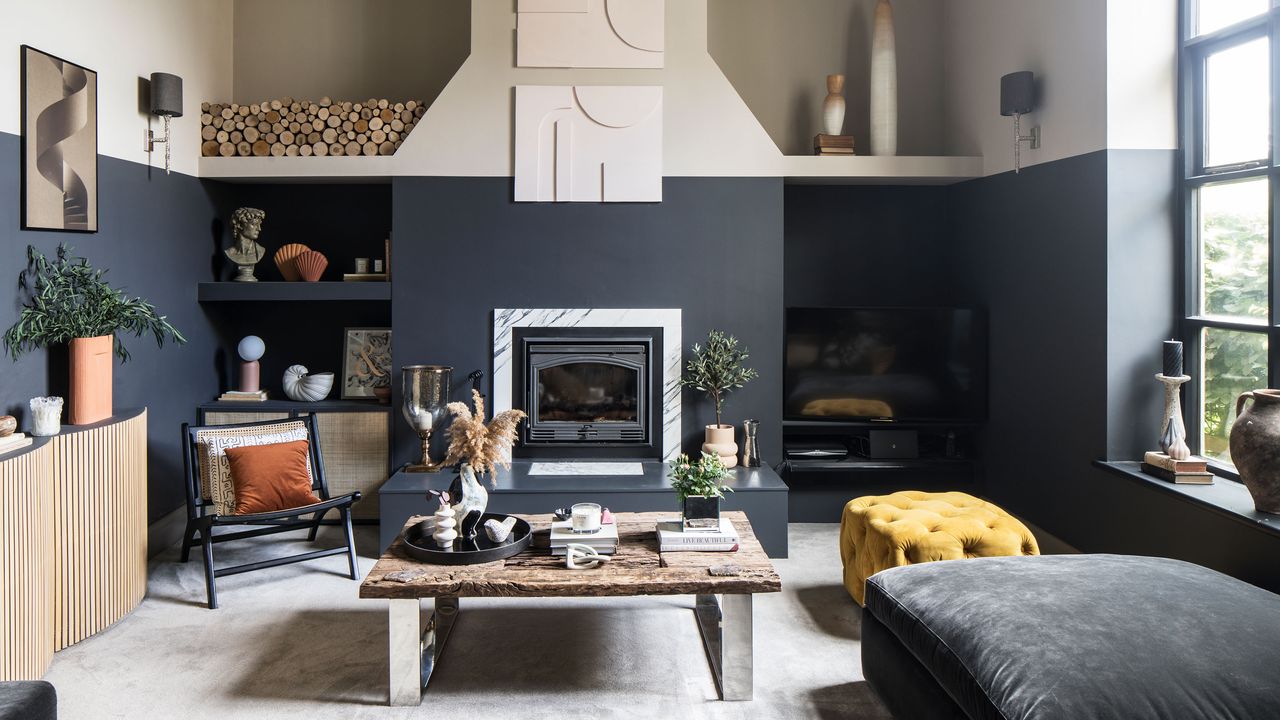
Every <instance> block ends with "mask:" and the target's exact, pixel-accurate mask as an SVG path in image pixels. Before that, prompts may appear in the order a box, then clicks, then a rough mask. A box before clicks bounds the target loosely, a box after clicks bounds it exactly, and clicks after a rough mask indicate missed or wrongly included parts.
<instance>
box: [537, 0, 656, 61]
mask: <svg viewBox="0 0 1280 720" xmlns="http://www.w3.org/2000/svg"><path fill="white" fill-rule="evenodd" d="M516 11H517V21H516V22H517V24H516V66H517V67H558V68H660V67H662V53H663V48H664V42H665V37H664V34H663V23H664V21H665V20H664V11H663V0H519V2H518V5H517V6H516Z"/></svg>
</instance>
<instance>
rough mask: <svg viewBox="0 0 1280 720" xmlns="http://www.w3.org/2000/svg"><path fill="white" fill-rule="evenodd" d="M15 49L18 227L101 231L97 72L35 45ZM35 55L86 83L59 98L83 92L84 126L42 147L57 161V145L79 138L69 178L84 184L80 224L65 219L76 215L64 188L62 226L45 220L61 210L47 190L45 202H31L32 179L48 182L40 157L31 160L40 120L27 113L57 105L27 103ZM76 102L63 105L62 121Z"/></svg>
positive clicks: (69, 117)
mask: <svg viewBox="0 0 1280 720" xmlns="http://www.w3.org/2000/svg"><path fill="white" fill-rule="evenodd" d="M19 53H20V54H21V58H20V65H21V74H22V83H21V85H22V88H21V91H20V92H21V94H22V98H21V129H22V140H21V148H20V154H21V163H22V182H21V200H20V205H21V208H20V211H19V215H20V217H21V220H20V223H21V229H22V230H42V231H52V232H74V233H96V232H98V231H99V229H100V227H99V225H98V214H99V213H98V73H97V71H95V70H92V69H90V68H87V67H85V66H83V65H80V64H79V63H75V62H71V61H70V60H66V59H64V58H60V57H58V56H57V55H53V54H51V53H47V52H45V51H43V50H40V49H39V48H35V47H32V46H30V45H22V46H20V48H19ZM37 56H38V57H41V58H43V59H46V60H48V61H49V62H52V63H58V64H61V65H67V66H70V67H72V68H74V69H76V70H79V71H80V72H81V73H83V75H84V80H85V84H84V86H83V88H81V90H79V91H76V92H73V93H72V94H71V95H64V96H63V98H62V99H63V100H66V99H70V98H71V97H74V96H75V95H76V94H77V92H80V91H83V92H84V97H83V98H81V100H82V101H83V104H84V113H85V116H86V117H85V122H84V125H83V126H82V127H79V128H77V129H76V130H75V131H74V132H72V133H70V134H68V135H66V137H64V138H62V139H61V140H59V141H58V142H54V143H51V144H50V145H48V146H47V147H45V152H46V153H47V152H50V151H51V150H54V149H57V150H58V153H57V155H55V156H54V157H53V158H51V159H50V162H52V161H53V160H57V159H60V158H61V157H62V155H61V153H62V151H63V149H62V148H57V147H56V146H58V145H61V144H62V143H63V142H64V141H66V140H78V142H79V143H80V144H81V145H82V147H78V148H73V150H74V153H75V155H76V156H77V157H76V158H75V159H76V161H77V162H76V164H75V166H74V167H73V169H72V177H73V178H75V181H76V182H78V183H80V184H82V185H83V187H84V193H83V198H82V199H83V203H84V213H83V215H84V220H83V222H80V221H78V220H72V221H71V222H69V223H68V222H67V218H68V217H69V216H70V217H73V218H75V217H76V215H75V214H74V213H71V214H70V215H69V209H68V208H67V207H66V205H67V200H66V195H67V192H66V190H65V189H64V190H63V196H64V197H63V201H62V203H61V204H62V207H61V210H60V211H61V214H62V224H61V225H59V224H55V223H53V222H50V221H49V220H48V218H50V217H52V216H54V215H56V214H57V213H58V212H59V210H58V209H57V208H56V207H51V203H50V202H49V197H48V194H47V193H46V194H45V198H44V202H43V203H40V206H39V208H36V207H35V204H36V203H39V202H40V200H39V199H38V198H36V197H33V195H34V193H33V192H32V185H31V184H32V183H33V182H40V183H48V182H50V181H49V180H46V179H45V177H44V176H43V175H42V174H41V170H40V163H39V161H38V160H35V161H34V162H33V159H34V158H33V157H29V153H30V154H33V155H37V156H38V155H39V154H41V153H40V144H39V141H38V139H37V138H35V136H34V134H35V133H36V132H38V130H39V127H38V126H39V124H40V123H39V120H37V121H36V126H37V127H32V126H31V118H30V117H29V116H30V115H32V114H33V110H34V112H35V113H37V114H36V117H37V118H38V117H39V115H38V113H41V112H43V111H46V110H49V109H50V108H52V107H53V106H54V104H55V102H47V103H42V105H41V107H40V108H39V109H35V108H32V107H31V104H32V102H33V99H32V93H33V91H35V88H34V87H33V82H32V79H33V76H32V73H33V71H34V68H33V67H32V65H31V61H32V59H33V58H35V57H37ZM64 92H65V87H64ZM74 105H75V104H74V103H70V104H68V106H67V107H66V110H65V112H66V117H64V118H62V120H63V124H64V125H65V124H66V123H67V122H70V121H72V120H73V116H74V111H75V108H74ZM51 121H52V122H56V121H57V118H53V119H52V120H51ZM33 143H34V144H35V146H34V148H33ZM85 144H87V145H88V147H83V145H85ZM61 162H62V163H63V164H65V163H66V160H65V159H61ZM80 173H86V174H87V175H88V177H87V178H85V177H81V175H80ZM86 180H87V182H86ZM75 207H78V206H75V205H73V208H75Z"/></svg>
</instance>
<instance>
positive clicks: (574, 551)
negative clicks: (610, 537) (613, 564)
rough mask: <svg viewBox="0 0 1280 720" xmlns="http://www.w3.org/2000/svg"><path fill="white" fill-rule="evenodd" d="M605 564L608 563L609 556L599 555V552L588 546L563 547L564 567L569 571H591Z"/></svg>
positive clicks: (569, 545) (571, 545) (579, 544)
mask: <svg viewBox="0 0 1280 720" xmlns="http://www.w3.org/2000/svg"><path fill="white" fill-rule="evenodd" d="M607 562H609V556H608V555H601V554H600V551H598V550H596V549H595V548H594V547H592V546H590V545H584V544H582V543H569V544H568V545H565V553H564V566H565V567H566V568H569V569H570V570H591V569H592V568H597V567H600V566H601V565H602V564H604V563H607Z"/></svg>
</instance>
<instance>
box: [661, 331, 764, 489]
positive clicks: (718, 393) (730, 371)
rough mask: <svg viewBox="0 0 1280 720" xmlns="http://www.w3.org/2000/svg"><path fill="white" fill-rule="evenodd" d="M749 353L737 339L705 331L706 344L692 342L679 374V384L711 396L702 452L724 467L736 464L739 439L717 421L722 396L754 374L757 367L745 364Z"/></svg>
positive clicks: (729, 428)
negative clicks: (711, 419) (711, 420)
mask: <svg viewBox="0 0 1280 720" xmlns="http://www.w3.org/2000/svg"><path fill="white" fill-rule="evenodd" d="M748 357H750V356H749V355H748V354H747V350H746V348H739V347H738V339H737V338H735V337H734V336H732V335H728V334H725V333H723V332H721V331H719V330H712V331H711V332H709V333H707V344H706V345H699V344H698V343H694V344H693V357H692V358H691V359H690V360H689V365H688V366H687V367H686V368H685V369H686V371H687V372H688V375H687V376H685V377H682V378H680V384H681V385H684V386H686V387H692V388H693V389H695V390H701V391H702V392H704V393H706V394H707V397H709V398H711V402H712V403H714V404H715V407H716V424H715V425H708V426H707V428H706V436H705V442H704V443H703V445H702V452H704V453H712V454H714V455H716V456H718V457H719V458H720V460H721V462H723V463H724V466H725V467H726V468H731V467H734V466H735V465H737V464H738V443H737V442H735V441H734V437H733V426H732V425H725V424H723V423H722V422H721V421H720V416H721V413H722V412H723V410H724V401H725V396H727V395H728V394H729V393H730V392H731V391H733V390H736V389H738V388H741V387H742V386H743V385H746V384H747V382H748V381H750V380H754V379H755V378H756V375H757V373H756V371H755V370H754V369H752V368H749V367H744V366H743V363H744V362H746V360H747V358H748Z"/></svg>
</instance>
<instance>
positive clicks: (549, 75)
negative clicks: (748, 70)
mask: <svg viewBox="0 0 1280 720" xmlns="http://www.w3.org/2000/svg"><path fill="white" fill-rule="evenodd" d="M514 6H515V5H514V2H512V1H511V0H476V1H475V2H473V3H472V11H471V12H472V15H471V55H470V57H468V58H467V61H466V62H465V63H463V65H462V68H461V69H460V70H459V71H458V73H457V74H456V75H454V77H453V79H452V80H451V81H450V82H449V84H448V85H447V86H446V87H445V89H444V91H443V92H441V93H440V96H439V97H438V98H437V99H436V102H435V104H434V105H432V106H431V107H430V108H429V109H428V110H427V113H426V115H424V116H423V119H422V121H421V122H419V124H418V126H417V127H416V128H415V129H414V131H413V133H412V134H410V135H409V138H408V139H407V140H406V141H405V143H404V145H403V146H401V148H400V149H399V150H398V151H397V152H396V154H395V156H394V157H395V165H394V173H395V174H399V175H458V176H509V175H511V174H512V168H513V164H514V159H513V155H512V142H511V138H512V117H513V105H512V103H513V98H514V95H515V92H514V89H513V88H514V87H515V86H516V85H539V84H546V85H566V84H570V85H571V84H596V85H661V86H663V110H664V116H663V120H664V128H663V165H664V166H663V174H664V175H670V176H682V175H683V176H699V175H703V176H714V175H778V174H780V164H781V161H782V154H781V153H780V152H779V151H778V148H777V146H775V145H774V143H773V141H772V140H771V139H770V138H769V135H768V133H766V132H765V131H764V129H763V128H762V127H761V126H760V123H758V122H757V121H756V119H755V116H754V115H752V114H751V111H750V110H749V109H748V108H747V106H746V104H745V103H744V102H743V101H742V98H740V97H739V96H738V93H737V92H736V91H735V90H734V88H733V86H732V85H731V84H730V83H729V81H728V80H727V79H725V77H724V74H723V73H721V72H720V68H719V67H718V66H717V65H716V64H715V62H714V61H713V60H712V59H711V56H710V55H709V54H708V53H707V0H669V1H668V2H667V5H666V67H665V68H663V69H661V70H588V69H583V70H579V69H573V70H562V69H540V68H517V67H515V58H514V55H515V26H516V16H515V12H514Z"/></svg>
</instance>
